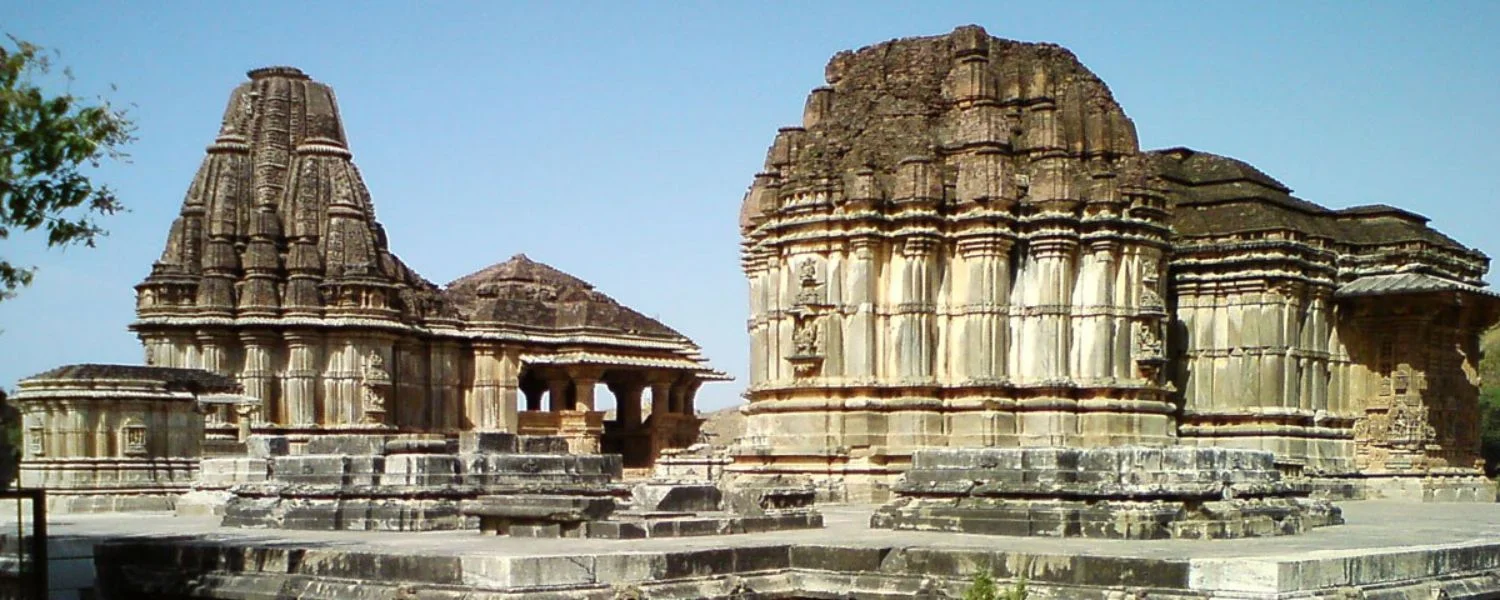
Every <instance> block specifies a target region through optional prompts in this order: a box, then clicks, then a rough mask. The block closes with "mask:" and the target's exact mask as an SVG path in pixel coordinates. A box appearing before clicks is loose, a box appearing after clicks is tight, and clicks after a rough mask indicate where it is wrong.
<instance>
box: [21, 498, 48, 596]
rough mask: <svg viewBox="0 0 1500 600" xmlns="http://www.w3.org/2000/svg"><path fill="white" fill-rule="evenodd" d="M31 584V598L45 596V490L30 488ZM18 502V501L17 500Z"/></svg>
mask: <svg viewBox="0 0 1500 600" xmlns="http://www.w3.org/2000/svg"><path fill="white" fill-rule="evenodd" d="M30 491H31V492H32V494H33V495H32V498H31V585H32V588H31V589H32V590H33V591H34V595H33V596H32V597H33V598H39V599H41V598H46V597H47V591H48V590H47V564H48V563H47V491H46V490H30ZM18 502H19V501H18Z"/></svg>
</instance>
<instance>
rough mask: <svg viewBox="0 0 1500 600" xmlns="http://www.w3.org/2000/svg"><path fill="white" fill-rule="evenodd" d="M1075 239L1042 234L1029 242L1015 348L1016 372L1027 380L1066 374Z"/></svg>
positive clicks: (1044, 379)
mask: <svg viewBox="0 0 1500 600" xmlns="http://www.w3.org/2000/svg"><path fill="white" fill-rule="evenodd" d="M1076 246H1077V240H1074V239H1070V238H1067V237H1050V238H1041V239H1037V240H1034V241H1032V243H1031V257H1030V258H1031V260H1030V261H1029V264H1028V265H1027V266H1028V268H1027V275H1028V280H1027V281H1026V283H1025V289H1024V296H1025V297H1026V301H1025V302H1024V303H1023V308H1024V310H1025V311H1026V312H1025V313H1024V316H1023V317H1022V318H1021V335H1022V338H1021V339H1019V340H1017V344H1016V348H1017V351H1018V353H1019V354H1020V355H1021V357H1020V367H1021V368H1020V371H1019V373H1018V374H1019V375H1020V376H1021V377H1022V378H1023V379H1024V380H1026V381H1033V382H1036V381H1049V380H1057V379H1063V378H1066V377H1067V375H1068V346H1069V342H1070V341H1071V340H1070V339H1069V322H1068V321H1069V318H1068V315H1067V314H1066V313H1067V312H1068V306H1069V304H1070V300H1071V299H1070V296H1071V295H1072V294H1071V291H1072V287H1073V277H1072V266H1073V265H1072V263H1073V260H1072V255H1073V249H1074V248H1075V247H1076Z"/></svg>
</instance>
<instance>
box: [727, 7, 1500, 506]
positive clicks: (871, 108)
mask: <svg viewBox="0 0 1500 600" xmlns="http://www.w3.org/2000/svg"><path fill="white" fill-rule="evenodd" d="M826 78H827V83H828V85H827V86H825V87H820V88H817V89H815V90H813V91H812V92H811V94H809V96H808V98H807V102H806V104H805V106H804V109H803V116H802V123H801V124H800V125H799V126H791V127H785V128H782V129H781V130H780V131H778V132H777V134H776V136H775V139H774V141H773V142H772V145H771V147H770V149H769V150H768V152H767V155H766V162H765V166H764V168H763V170H762V171H761V172H760V173H758V174H756V175H755V177H754V179H753V181H752V183H751V185H750V189H749V191H748V193H747V194H746V196H745V198H744V201H743V203H742V205H741V212H740V225H741V233H742V249H743V250H742V266H743V269H744V272H745V275H746V277H747V279H748V282H749V291H750V302H749V304H750V312H751V314H750V318H749V320H748V323H747V325H748V329H749V334H750V386H749V393H748V398H749V400H750V403H749V405H748V407H746V409H745V410H744V412H745V414H746V415H747V417H748V419H747V425H746V431H745V434H744V436H743V438H741V439H740V440H739V443H738V444H737V446H736V449H735V452H736V455H737V456H736V462H735V464H734V465H732V466H731V467H730V469H731V470H732V471H735V472H740V473H758V474H785V475H801V476H806V477H810V478H812V479H813V483H814V484H815V485H816V486H818V488H819V489H820V494H822V495H824V496H825V497H828V498H833V499H838V498H851V499H865V500H881V499H883V498H884V497H886V496H887V495H888V494H889V491H890V490H889V488H890V486H891V485H892V484H894V483H895V481H896V478H897V477H898V476H899V475H900V473H901V472H902V471H903V470H904V465H905V464H907V462H908V461H909V459H910V457H911V456H912V454H913V453H914V452H917V451H920V450H922V449H926V448H935V447H986V446H997V447H1016V446H1027V447H1031V446H1073V447H1092V446H1120V445H1129V444H1138V445H1171V444H1176V443H1183V444H1189V445H1201V446H1221V447H1230V448H1242V449H1254V450H1270V451H1273V452H1274V453H1275V454H1276V456H1277V461H1278V463H1279V465H1280V468H1281V469H1282V470H1284V471H1286V472H1287V473H1289V474H1292V475H1296V474H1306V475H1308V476H1315V477H1322V478H1361V477H1387V476H1394V477H1414V478H1421V477H1426V476H1439V477H1459V478H1461V477H1472V476H1475V475H1478V474H1479V472H1478V470H1477V465H1476V459H1477V456H1478V455H1477V452H1478V448H1479V445H1478V441H1477V440H1478V437H1477V435H1478V423H1479V419H1478V403H1477V381H1476V380H1475V378H1474V377H1473V376H1472V374H1473V373H1474V372H1475V371H1474V367H1475V361H1476V360H1477V357H1478V356H1479V353H1478V345H1477V341H1478V334H1479V333H1480V332H1482V331H1484V329H1485V328H1486V327H1488V326H1489V325H1491V324H1493V323H1495V322H1496V320H1497V318H1500V298H1497V296H1496V295H1495V294H1494V293H1493V292H1491V291H1489V290H1487V289H1485V283H1484V281H1483V279H1482V277H1483V274H1484V272H1485V270H1486V269H1487V267H1488V259H1486V258H1485V257H1484V256H1483V255H1481V254H1479V253H1478V252H1476V251H1474V250H1471V249H1468V248H1465V247H1464V246H1463V245H1461V244H1459V243H1457V242H1455V241H1454V240H1452V239H1450V238H1447V237H1446V236H1443V235H1442V234H1441V233H1439V232H1437V231H1435V230H1433V229H1431V228H1430V227H1428V226H1427V224H1426V219H1425V218H1423V217H1420V216H1418V215H1413V214H1411V213H1408V212H1405V211H1402V210H1399V209H1396V208H1392V207H1387V206H1370V207H1356V208H1350V209H1343V210H1330V209H1327V208H1324V207H1321V206H1318V205H1317V204H1314V203H1311V202H1307V201H1305V200H1302V199H1299V198H1296V197H1294V196H1292V194H1291V190H1290V189H1289V188H1287V187H1286V186H1285V185H1283V184H1281V183H1280V182H1278V181H1276V180H1275V179H1272V178H1271V177H1269V176H1267V175H1266V174H1264V173H1261V172H1260V171H1258V170H1256V169H1255V168H1253V167H1251V166H1250V165H1248V164H1245V163H1243V162H1241V161H1237V160H1234V159H1231V158H1227V157H1222V156H1216V155H1212V154H1208V153H1205V152H1199V151H1195V150H1190V149H1185V148H1173V149H1167V150H1162V151H1157V152H1143V151H1141V149H1140V148H1139V145H1138V142H1137V137H1136V133H1135V124H1134V123H1133V122H1132V121H1131V120H1130V119H1129V118H1128V117H1127V116H1126V115H1125V112H1124V110H1123V109H1122V107H1121V106H1120V105H1119V104H1118V103H1117V102H1116V101H1115V99H1114V98H1113V96H1112V94H1111V93H1110V91H1109V88H1108V87H1107V86H1106V85H1105V84H1104V82H1102V81H1100V80H1099V78H1098V77H1096V76H1095V75H1094V74H1093V73H1091V72H1089V70H1088V69H1087V68H1086V67H1084V65H1083V64H1082V63H1081V62H1080V61H1079V59H1078V58H1077V57H1075V56H1074V55H1073V54H1071V53H1069V52H1068V51H1066V50H1064V49H1062V48H1060V47H1057V46H1055V45H1051V44H1042V43H1024V42H1016V41H1011V40H1004V39H999V38H994V37H991V36H990V35H989V34H988V33H986V32H985V31H984V30H983V29H980V28H978V27H974V26H966V27H960V28H958V29H956V30H954V31H953V32H951V33H949V34H946V35H938V36H930V37H919V38H906V39H899V40H892V41H889V42H884V43H880V44H876V45H873V46H869V47H866V48H862V49H859V50H856V51H851V52H841V53H839V54H838V55H836V56H834V57H833V59H832V60H830V61H829V62H828V66H827V69H826ZM1330 485H1334V484H1330ZM1478 495H1482V494H1467V495H1465V494H1447V496H1449V497H1472V496H1478ZM1416 496H1419V497H1424V498H1425V497H1428V496H1429V495H1426V494H1417V495H1416Z"/></svg>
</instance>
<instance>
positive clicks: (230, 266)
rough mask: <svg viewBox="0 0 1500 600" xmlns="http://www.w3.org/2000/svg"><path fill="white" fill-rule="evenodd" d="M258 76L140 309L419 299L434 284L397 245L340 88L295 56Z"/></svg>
mask: <svg viewBox="0 0 1500 600" xmlns="http://www.w3.org/2000/svg"><path fill="white" fill-rule="evenodd" d="M249 77H250V81H248V82H246V83H243V84H241V85H240V86H239V87H238V88H236V89H235V90H234V93H233V94H232V95H231V96H230V99H229V105H228V108H227V109H226V110H225V113H224V120H223V124H222V126H221V127H220V129H219V135H218V137H217V138H215V140H214V142H213V144H212V145H210V146H209V148H208V156H207V157H206V158H205V159H204V161H203V166H202V167H200V168H199V171H198V175H197V177H196V178H195V179H194V182H193V185H192V186H191V187H190V188H189V189H188V194H187V198H185V199H184V200H183V207H182V211H181V214H180V216H179V217H178V219H177V222H176V223H174V224H173V226H172V233H171V234H170V236H169V237H168V239H167V248H166V249H165V250H164V251H163V253H162V257H161V260H160V261H158V262H157V264H156V266H155V268H153V270H152V274H151V275H150V276H148V277H147V279H146V281H145V282H144V283H142V284H141V285H140V286H138V288H137V289H138V290H140V296H141V297H140V301H139V310H140V314H141V316H142V317H143V318H144V317H150V316H169V315H170V316H176V317H234V316H242V317H246V316H254V317H276V316H278V315H282V314H285V315H287V316H304V317H316V316H321V315H324V314H328V312H329V311H332V312H334V313H337V314H340V315H344V316H359V317H363V318H384V319H389V318H398V317H402V315H401V312H402V311H403V310H407V311H412V310H415V308H414V307H410V306H407V305H408V304H409V303H407V302H402V301H401V300H400V298H401V291H402V289H403V288H425V287H429V284H426V282H425V281H422V280H421V279H420V278H419V277H416V276H415V274H412V273H411V272H410V271H409V270H408V269H406V268H405V267H404V266H401V265H400V263H399V262H398V261H397V260H396V259H395V257H393V256H392V255H391V254H390V251H389V250H388V248H387V247H386V240H385V236H384V233H383V232H382V229H381V227H380V224H379V223H377V222H376V220H375V212H374V207H373V205H372V203H371V201H370V193H369V191H368V190H367V189H366V188H365V185H364V182H363V181H362V180H361V178H360V175H359V171H358V170H357V169H356V168H355V167H354V163H353V162H352V160H351V159H352V155H351V154H350V152H349V149H348V144H347V141H346V139H345V137H344V128H343V124H342V122H341V120H340V118H339V113H338V106H337V104H336V102H335V100H334V95H333V90H332V89H331V88H329V87H328V86H326V85H324V84H321V83H318V82H316V81H313V80H312V79H310V78H309V77H308V76H307V75H305V74H303V73H302V72H301V71H299V70H297V69H294V68H291V67H268V68H263V69H256V70H253V71H250V73H249ZM414 316H415V315H406V317H408V318H412V317H414Z"/></svg>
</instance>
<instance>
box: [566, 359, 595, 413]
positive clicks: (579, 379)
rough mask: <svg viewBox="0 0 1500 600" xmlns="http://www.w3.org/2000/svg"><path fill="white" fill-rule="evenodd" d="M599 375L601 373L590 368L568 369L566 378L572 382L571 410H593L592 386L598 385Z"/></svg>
mask: <svg viewBox="0 0 1500 600" xmlns="http://www.w3.org/2000/svg"><path fill="white" fill-rule="evenodd" d="M600 375H603V373H602V372H600V370H599V369H595V368H592V367H571V368H569V369H568V377H569V378H571V379H572V380H573V410H578V411H583V412H590V411H592V410H594V386H595V385H597V384H598V383H599V377H600Z"/></svg>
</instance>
